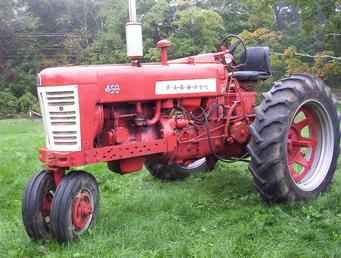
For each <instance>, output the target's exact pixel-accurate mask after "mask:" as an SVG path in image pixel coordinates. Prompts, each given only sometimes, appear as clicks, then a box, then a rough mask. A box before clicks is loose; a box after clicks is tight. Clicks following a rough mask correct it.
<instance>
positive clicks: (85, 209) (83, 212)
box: [72, 191, 93, 231]
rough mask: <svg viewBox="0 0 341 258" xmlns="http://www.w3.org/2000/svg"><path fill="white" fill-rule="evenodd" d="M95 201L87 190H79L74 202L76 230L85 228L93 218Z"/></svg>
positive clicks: (73, 218) (73, 221)
mask: <svg viewBox="0 0 341 258" xmlns="http://www.w3.org/2000/svg"><path fill="white" fill-rule="evenodd" d="M92 214H93V202H92V199H91V196H90V194H89V193H88V192H87V191H81V192H79V193H78V194H77V195H76V197H75V198H74V200H73V203H72V224H73V226H74V228H75V230H76V231H83V230H85V229H86V228H87V227H88V226H89V224H90V222H91V219H92Z"/></svg>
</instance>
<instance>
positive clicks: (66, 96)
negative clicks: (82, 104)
mask: <svg viewBox="0 0 341 258" xmlns="http://www.w3.org/2000/svg"><path fill="white" fill-rule="evenodd" d="M38 95H39V101H40V108H41V112H42V115H43V121H44V128H45V133H46V145H47V148H48V149H49V150H52V151H80V150H81V136H80V119H79V99H78V87H77V86H60V87H38Z"/></svg>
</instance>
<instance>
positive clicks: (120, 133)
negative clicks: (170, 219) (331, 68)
mask: <svg viewBox="0 0 341 258" xmlns="http://www.w3.org/2000/svg"><path fill="white" fill-rule="evenodd" d="M132 2H133V1H132ZM133 7H134V6H133ZM132 9H134V8H132ZM132 17H133V18H132V21H133V22H131V23H128V25H127V40H128V42H127V43H128V54H129V56H130V57H131V60H132V64H129V65H103V66H77V67H64V68H50V69H46V70H44V71H42V72H41V73H40V74H39V76H38V77H39V80H38V81H39V84H38V95H39V100H40V106H41V111H42V114H43V122H44V128H45V133H46V147H44V148H41V149H40V160H41V162H42V163H43V164H44V167H45V169H44V170H42V171H41V172H40V173H39V174H37V175H35V176H34V177H33V178H32V180H31V181H30V182H29V183H28V185H27V188H26V191H25V195H24V199H23V208H22V211H23V221H24V225H25V228H26V231H27V233H28V235H29V236H30V237H31V238H32V239H34V240H39V239H48V238H51V237H52V238H54V239H56V240H57V241H59V242H69V241H72V240H74V239H77V238H78V237H79V236H80V235H81V234H82V233H84V232H85V231H87V229H88V228H89V227H90V226H91V225H92V224H93V222H94V220H95V218H96V215H97V212H98V203H99V190H98V186H97V183H96V179H95V178H94V177H93V176H92V175H90V174H88V173H86V172H84V171H77V170H72V168H76V167H79V166H83V165H87V164H93V163H98V162H106V163H107V164H108V168H109V170H111V171H113V172H116V173H119V174H121V175H125V174H128V173H132V172H136V171H139V170H141V169H142V168H143V166H145V167H146V168H147V170H148V171H149V172H150V173H151V175H152V176H154V177H156V178H159V179H161V180H177V179H183V178H185V177H187V176H189V175H190V174H192V173H194V172H196V171H202V170H212V169H213V168H214V166H215V163H216V162H217V161H218V160H222V161H224V162H237V161H243V162H249V163H250V165H249V169H250V172H251V174H252V175H253V178H254V184H255V187H256V189H257V191H258V192H259V193H260V195H261V197H262V198H263V199H264V200H266V201H271V202H284V201H298V200H307V199H312V198H315V197H316V196H318V195H319V194H320V193H322V192H324V191H325V190H327V188H328V186H329V185H330V183H331V181H332V178H333V175H334V172H335V170H336V166H337V159H338V156H339V145H340V115H339V114H338V112H337V102H336V99H335V97H334V96H333V95H332V93H331V91H330V88H328V87H327V86H326V85H325V84H324V83H323V82H322V81H321V80H320V79H317V78H316V77H313V76H310V75H306V74H295V75H291V76H288V77H286V78H284V79H282V80H280V81H278V82H276V83H274V85H273V87H272V89H271V90H270V91H269V92H267V93H265V94H263V97H264V98H263V101H262V102H261V104H260V105H259V106H257V107H256V98H257V93H256V92H255V90H254V86H255V84H256V83H257V82H259V81H261V80H265V79H267V78H269V77H270V76H271V67H270V62H269V49H268V48H266V47H250V48H246V47H245V45H244V43H243V41H242V40H241V39H240V38H238V37H237V36H234V35H230V36H228V37H227V38H226V39H225V40H224V42H223V44H222V47H221V49H220V50H219V51H218V52H217V53H209V54H204V55H197V56H190V57H186V58H182V59H177V60H172V61H168V60H167V47H169V46H170V44H169V42H168V41H166V40H162V41H160V42H159V43H158V47H159V48H160V49H161V63H160V64H141V63H140V61H139V57H141V55H142V53H141V48H142V47H141V45H142V44H141V39H142V37H141V27H140V25H139V24H137V23H135V22H134V12H132ZM231 39H235V43H234V44H230V43H229V42H231ZM237 48H239V49H241V50H242V52H243V53H242V55H241V59H240V61H239V63H238V61H237V60H236V58H235V50H236V49H237ZM249 156H250V157H251V159H249V158H248V157H249Z"/></svg>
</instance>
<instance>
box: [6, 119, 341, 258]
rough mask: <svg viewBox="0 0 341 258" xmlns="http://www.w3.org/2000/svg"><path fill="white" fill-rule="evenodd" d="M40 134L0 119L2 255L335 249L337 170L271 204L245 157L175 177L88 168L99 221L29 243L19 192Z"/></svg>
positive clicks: (286, 253) (33, 163) (339, 220)
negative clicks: (320, 188)
mask: <svg viewBox="0 0 341 258" xmlns="http://www.w3.org/2000/svg"><path fill="white" fill-rule="evenodd" d="M43 142H44V140H43V134H42V128H41V124H40V123H39V122H34V121H29V120H5V121H0V160H1V162H0V183H1V186H0V257H39V256H41V257H58V258H60V257H101V258H103V257H148V258H150V257H266V258H268V257H290V258H292V257H341V187H340V186H341V173H340V172H341V171H340V169H339V171H337V172H339V173H337V174H336V178H335V182H334V184H333V186H332V188H331V190H330V192H328V193H326V194H324V195H323V196H321V197H320V198H319V199H318V200H315V201H312V202H309V203H299V204H295V205H272V206H268V205H266V204H264V203H263V202H262V201H261V200H260V198H259V196H258V194H257V193H256V192H255V190H254V188H253V186H252V178H251V176H250V174H249V172H248V170H247V166H246V165H244V164H234V165H225V164H222V163H220V164H218V166H217V169H216V171H215V172H213V173H207V174H198V175H195V176H193V177H191V178H190V179H188V180H186V181H184V182H177V183H161V182H159V181H158V180H156V179H153V178H152V177H151V176H150V175H149V174H148V173H147V172H146V171H143V172H141V173H137V174H133V175H129V176H125V177H122V176H118V175H116V174H112V173H109V172H108V171H107V169H106V167H105V165H104V164H99V165H96V166H91V167H88V168H86V170H88V171H91V172H93V174H95V175H96V178H97V180H98V182H99V185H100V190H101V199H102V200H101V212H100V215H99V218H98V221H97V225H96V227H95V228H94V229H93V230H92V231H91V232H90V233H89V234H86V235H85V236H84V237H82V238H81V239H80V240H79V241H77V242H74V243H72V244H71V245H69V246H59V245H58V244H56V243H54V242H48V243H35V242H32V241H30V240H29V238H28V237H27V236H26V234H25V231H24V228H23V225H22V221H21V197H22V194H23V191H24V187H25V184H26V182H27V181H28V180H29V178H30V177H31V176H32V175H33V174H34V173H35V171H37V170H39V167H40V163H39V161H38V147H39V146H41V145H42V144H43Z"/></svg>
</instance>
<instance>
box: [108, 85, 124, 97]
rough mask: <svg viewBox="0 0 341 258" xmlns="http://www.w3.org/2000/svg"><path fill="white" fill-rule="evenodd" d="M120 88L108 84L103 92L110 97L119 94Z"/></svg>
mask: <svg viewBox="0 0 341 258" xmlns="http://www.w3.org/2000/svg"><path fill="white" fill-rule="evenodd" d="M120 91H121V86H120V85H119V84H108V85H107V86H106V87H105V92H106V93H108V94H111V95H114V94H120Z"/></svg>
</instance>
